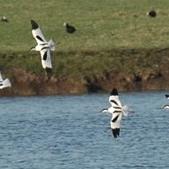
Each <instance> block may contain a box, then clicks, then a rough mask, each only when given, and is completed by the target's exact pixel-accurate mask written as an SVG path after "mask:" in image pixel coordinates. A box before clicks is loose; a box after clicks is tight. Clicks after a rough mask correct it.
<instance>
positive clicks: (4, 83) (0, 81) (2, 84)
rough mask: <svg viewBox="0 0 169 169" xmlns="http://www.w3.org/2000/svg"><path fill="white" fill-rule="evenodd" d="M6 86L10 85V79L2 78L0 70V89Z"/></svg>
mask: <svg viewBox="0 0 169 169" xmlns="http://www.w3.org/2000/svg"><path fill="white" fill-rule="evenodd" d="M6 87H11V82H10V80H9V79H8V78H6V79H5V80H3V78H2V74H1V72H0V89H4V88H6Z"/></svg>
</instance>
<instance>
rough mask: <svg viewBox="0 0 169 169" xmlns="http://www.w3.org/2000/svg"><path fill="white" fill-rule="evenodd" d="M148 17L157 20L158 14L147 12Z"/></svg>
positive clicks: (152, 11) (153, 11)
mask: <svg viewBox="0 0 169 169" xmlns="http://www.w3.org/2000/svg"><path fill="white" fill-rule="evenodd" d="M147 15H148V16H150V17H152V18H155V17H156V16H157V12H156V11H155V10H150V11H149V12H147Z"/></svg>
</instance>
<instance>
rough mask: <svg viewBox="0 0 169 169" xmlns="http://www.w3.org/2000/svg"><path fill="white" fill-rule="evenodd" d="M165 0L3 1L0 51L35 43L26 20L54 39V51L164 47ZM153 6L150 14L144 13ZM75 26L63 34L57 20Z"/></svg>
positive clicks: (168, 14) (167, 34)
mask: <svg viewBox="0 0 169 169" xmlns="http://www.w3.org/2000/svg"><path fill="white" fill-rule="evenodd" d="M168 7H169V1H168V0H162V1H161V0H141V1H139V0H104V1H101V0H85V1H84V0H71V1H68V0H49V1H45V0H27V1H23V0H12V1H11V0H5V1H3V2H1V5H0V11H1V15H5V16H7V17H8V18H9V23H1V22H0V38H1V40H0V49H1V51H24V52H25V51H29V49H30V47H32V45H33V44H35V41H34V40H33V38H32V35H31V25H30V19H34V20H35V21H37V22H38V23H39V25H40V26H41V28H42V30H43V32H44V34H45V35H46V36H47V38H48V39H49V38H50V37H52V38H53V39H54V40H55V41H56V42H59V44H58V46H57V50H59V51H66V50H67V51H69V50H75V51H76V50H79V49H80V50H98V51H100V50H102V49H112V48H153V47H166V46H169V40H168V39H169V10H168ZM151 8H154V9H156V10H157V12H158V16H157V17H156V18H149V17H148V16H146V12H147V11H149V10H150V9H151ZM65 21H67V22H70V23H72V24H73V25H75V26H76V27H77V30H78V31H77V32H76V33H75V34H73V35H69V34H66V33H65V31H64V28H63V22H65Z"/></svg>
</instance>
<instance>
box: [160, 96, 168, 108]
mask: <svg viewBox="0 0 169 169" xmlns="http://www.w3.org/2000/svg"><path fill="white" fill-rule="evenodd" d="M165 97H166V98H167V99H169V94H165ZM161 108H162V109H165V110H169V104H165V105H164V106H162V107H161Z"/></svg>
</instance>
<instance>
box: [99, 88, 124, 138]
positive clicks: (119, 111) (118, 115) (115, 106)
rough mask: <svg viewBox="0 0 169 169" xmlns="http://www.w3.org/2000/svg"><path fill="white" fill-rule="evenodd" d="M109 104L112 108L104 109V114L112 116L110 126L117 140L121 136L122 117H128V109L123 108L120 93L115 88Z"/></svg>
mask: <svg viewBox="0 0 169 169" xmlns="http://www.w3.org/2000/svg"><path fill="white" fill-rule="evenodd" d="M109 102H110V104H111V107H109V108H107V109H103V110H102V112H108V113H111V114H112V118H111V121H110V126H111V129H112V134H113V136H114V137H115V138H116V137H118V136H119V135H120V123H121V120H122V116H123V115H124V116H126V115H127V114H126V111H125V109H126V108H127V107H125V106H122V104H121V101H120V99H119V95H118V91H117V89H115V88H114V89H113V90H112V91H111V93H110V96H109Z"/></svg>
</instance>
